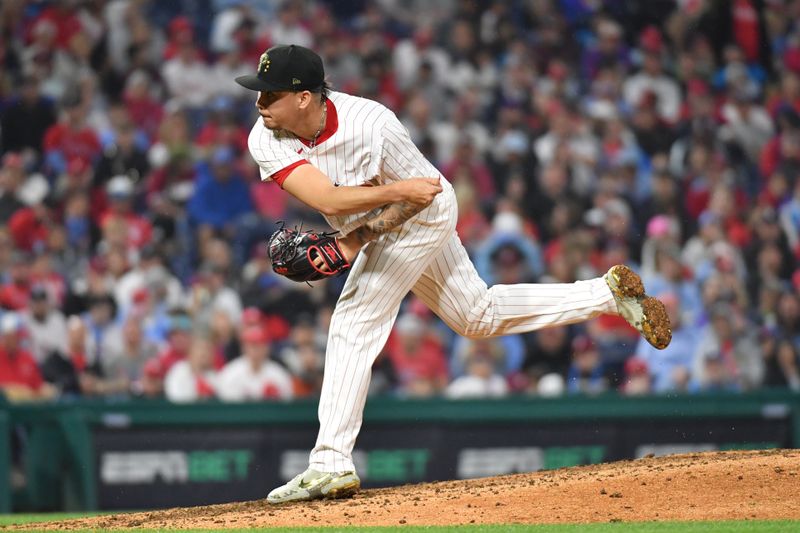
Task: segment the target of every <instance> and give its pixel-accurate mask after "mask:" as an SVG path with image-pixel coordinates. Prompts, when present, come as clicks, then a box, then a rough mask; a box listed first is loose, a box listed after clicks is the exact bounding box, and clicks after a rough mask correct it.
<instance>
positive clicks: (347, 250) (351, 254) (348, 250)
mask: <svg viewBox="0 0 800 533" xmlns="http://www.w3.org/2000/svg"><path fill="white" fill-rule="evenodd" d="M336 242H337V243H338V244H339V249H340V250H341V251H342V255H343V256H344V258H345V259H347V261H348V262H349V263H351V264H352V263H353V261H355V258H356V256H357V255H358V252H359V251H360V250H361V247H362V246H363V245H364V243H362V242H360V241H359V239H358V236H357V235H356V234H355V233H351V234H350V235H348V236H347V237H340V238H337V239H336ZM311 262H312V263H314V265H316V267H317V268H318V269H320V270H321V271H323V272H330V271H331V269H330V267H329V266H328V265H327V264H326V263H325V260H324V259H322V256H320V255H316V256H314V258H313V259H312V260H311Z"/></svg>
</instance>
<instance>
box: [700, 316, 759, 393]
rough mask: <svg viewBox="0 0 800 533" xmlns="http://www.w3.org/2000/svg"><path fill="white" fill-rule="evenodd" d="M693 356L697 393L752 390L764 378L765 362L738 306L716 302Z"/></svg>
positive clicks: (751, 329)
mask: <svg viewBox="0 0 800 533" xmlns="http://www.w3.org/2000/svg"><path fill="white" fill-rule="evenodd" d="M710 315H711V317H710V323H709V324H708V325H707V326H706V327H705V328H704V329H703V331H702V333H701V337H700V341H699V342H698V345H697V350H696V351H695V354H694V362H693V365H692V366H693V368H692V381H693V384H692V385H690V386H691V387H692V388H693V389H694V390H737V391H742V390H751V389H753V388H756V387H758V386H759V385H761V382H762V380H763V379H764V361H763V358H762V356H761V352H760V350H759V345H758V342H757V340H756V337H755V335H754V333H753V328H752V327H750V325H749V324H748V323H747V321H746V318H745V317H744V315H743V314H742V313H741V312H740V311H738V310H737V309H736V307H734V306H732V305H730V304H727V303H723V302H720V303H717V304H715V305H714V307H713V308H712V309H711V313H710Z"/></svg>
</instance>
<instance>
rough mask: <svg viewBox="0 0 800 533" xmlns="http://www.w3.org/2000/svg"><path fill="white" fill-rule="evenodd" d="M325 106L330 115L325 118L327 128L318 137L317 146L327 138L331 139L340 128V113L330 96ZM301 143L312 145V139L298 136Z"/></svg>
mask: <svg viewBox="0 0 800 533" xmlns="http://www.w3.org/2000/svg"><path fill="white" fill-rule="evenodd" d="M325 107H326V108H327V109H328V111H327V113H328V116H327V117H326V118H325V128H324V129H323V130H322V131H321V132H320V134H319V137H318V138H317V144H315V146H319V145H320V144H322V143H323V142H325V141H326V140H328V139H330V138H331V137H332V136H333V134H334V133H336V130H338V129H339V115H338V114H337V113H336V106H335V105H333V102H331V99H330V98H327V99H326V100H325ZM298 139H299V140H300V142H301V143H303V144H304V145H306V146H311V141H308V140H306V139H301V138H300V137H298Z"/></svg>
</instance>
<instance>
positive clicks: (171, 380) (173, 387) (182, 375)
mask: <svg viewBox="0 0 800 533" xmlns="http://www.w3.org/2000/svg"><path fill="white" fill-rule="evenodd" d="M215 353H216V346H215V345H214V343H213V342H212V341H211V339H208V338H205V337H203V336H195V337H194V338H193V339H192V343H191V345H190V346H189V353H188V355H187V357H186V359H184V360H182V361H178V362H177V363H175V364H174V365H172V368H170V369H169V372H167V375H166V377H165V378H164V394H165V395H166V397H167V399H168V400H169V401H171V402H175V403H190V402H196V401H198V400H207V399H209V398H213V397H214V396H215V394H216V393H215V390H216V382H217V373H216V371H215V370H214V359H215Z"/></svg>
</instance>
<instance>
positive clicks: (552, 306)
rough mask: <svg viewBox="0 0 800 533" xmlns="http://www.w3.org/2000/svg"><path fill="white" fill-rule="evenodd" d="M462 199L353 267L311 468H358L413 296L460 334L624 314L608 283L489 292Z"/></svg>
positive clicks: (429, 213)
mask: <svg viewBox="0 0 800 533" xmlns="http://www.w3.org/2000/svg"><path fill="white" fill-rule="evenodd" d="M457 215H458V212H457V207H456V201H455V195H454V194H453V191H452V188H451V187H449V186H448V187H446V188H445V189H444V191H443V192H442V193H440V194H439V195H438V196H437V197H436V200H435V201H434V202H433V203H432V204H431V205H430V206H429V207H428V208H427V209H425V210H424V211H422V213H420V215H418V216H417V217H415V218H414V219H412V220H410V221H408V222H406V224H404V225H403V226H402V227H401V228H400V229H399V230H397V231H395V232H392V233H390V234H387V235H384V236H383V237H381V238H380V239H378V240H377V241H375V242H373V243H370V244H369V245H368V246H366V247H365V248H364V249H363V250H362V252H361V254H360V255H359V256H358V258H357V259H356V261H355V262H354V264H353V267H352V270H351V272H350V275H349V277H348V280H347V283H345V286H344V289H343V290H342V294H341V296H340V297H339V301H338V303H337V304H336V309H335V311H334V313H333V317H332V319H331V324H330V330H329V332H328V347H327V352H326V355H325V377H324V380H323V384H322V393H321V396H320V402H319V413H318V414H319V421H320V430H319V435H318V437H317V443H316V446H315V447H314V449H313V450H312V452H311V456H310V461H309V463H310V466H311V468H314V469H315V470H319V471H322V472H344V471H351V470H354V467H353V461H352V458H351V453H352V450H353V446H354V445H355V441H356V437H357V435H358V432H359V430H360V429H361V422H362V414H363V409H364V404H365V401H366V396H367V388H368V385H369V380H370V377H371V372H372V363H373V362H374V360H375V358H376V357H377V356H378V354H379V353H380V351H381V350H382V349H383V346H384V345H385V344H386V340H387V338H388V336H389V332H390V331H391V329H392V326H393V324H394V321H395V318H396V317H397V313H398V311H399V308H400V303H401V302H402V300H403V298H404V297H405V295H406V294H407V293H408V292H409V291H413V292H414V293H415V294H416V295H417V296H419V297H420V298H421V299H422V300H423V301H424V302H425V304H426V305H428V307H430V309H431V310H432V311H433V312H435V313H436V314H437V315H438V316H439V317H440V318H441V319H442V320H444V322H445V323H446V324H447V325H448V326H450V327H451V328H452V329H453V330H454V331H456V332H457V333H459V334H461V335H464V336H466V337H472V338H478V337H491V336H496V335H506V334H515V333H524V332H528V331H533V330H536V329H540V328H544V327H547V326H555V325H563V324H571V323H573V322H580V321H584V320H587V319H590V318H592V317H594V316H597V315H599V314H601V313H616V304H615V303H614V299H613V296H612V295H611V291H610V290H609V289H608V286H607V285H606V283H605V281H604V280H603V279H602V278H596V279H593V280H588V281H578V282H575V283H565V284H519V285H495V286H493V287H491V288H487V286H486V283H484V281H483V280H482V279H481V278H480V277H479V276H478V273H477V272H476V271H475V267H474V266H473V265H472V262H471V261H470V259H469V257H468V255H467V252H466V250H465V249H464V246H463V245H462V244H461V241H460V239H459V238H458V235H457V234H456V233H455V224H456V220H457V218H458V216H457Z"/></svg>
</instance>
